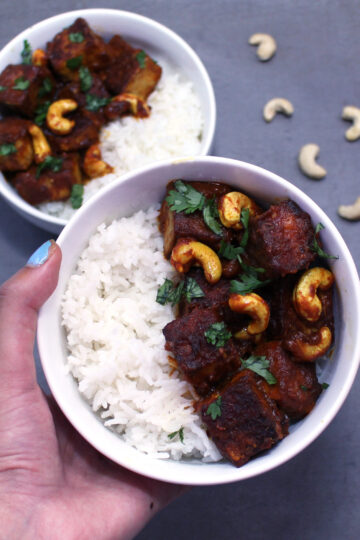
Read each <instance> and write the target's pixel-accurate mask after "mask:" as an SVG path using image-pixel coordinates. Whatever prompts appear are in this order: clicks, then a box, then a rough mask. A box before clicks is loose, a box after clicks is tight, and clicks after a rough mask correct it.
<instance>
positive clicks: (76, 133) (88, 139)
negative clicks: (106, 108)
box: [44, 109, 103, 152]
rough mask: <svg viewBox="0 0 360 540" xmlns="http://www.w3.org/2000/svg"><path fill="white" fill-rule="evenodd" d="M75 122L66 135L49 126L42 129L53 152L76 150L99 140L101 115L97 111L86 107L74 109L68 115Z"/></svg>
mask: <svg viewBox="0 0 360 540" xmlns="http://www.w3.org/2000/svg"><path fill="white" fill-rule="evenodd" d="M68 118H71V119H72V120H74V122H75V126H74V128H73V129H72V130H71V131H70V133H68V134H67V135H57V134H55V133H53V132H52V131H51V130H50V129H49V128H46V129H44V133H45V135H46V138H47V139H48V141H49V143H50V146H51V148H53V149H54V150H55V152H77V151H79V150H84V149H86V148H88V147H89V146H91V145H92V144H95V143H97V142H98V140H99V132H100V128H101V125H102V123H103V117H102V115H101V114H99V113H98V112H92V111H88V110H87V109H80V110H78V109H76V110H75V112H74V113H73V114H71V115H68Z"/></svg>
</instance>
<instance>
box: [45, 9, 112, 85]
mask: <svg viewBox="0 0 360 540" xmlns="http://www.w3.org/2000/svg"><path fill="white" fill-rule="evenodd" d="M46 53H47V56H48V58H49V61H50V64H51V66H52V68H53V70H54V71H55V72H56V73H57V74H58V75H60V76H61V77H62V78H63V79H65V80H78V78H79V67H80V65H82V66H86V67H88V68H89V69H90V70H91V71H100V70H102V69H104V68H105V67H106V66H107V65H108V64H109V62H110V57H109V54H108V50H107V44H106V43H105V41H104V40H103V39H102V37H101V36H99V35H97V34H95V32H93V31H92V30H91V28H90V27H89V25H88V24H87V22H86V21H85V20H84V19H81V18H79V19H76V21H75V22H74V23H73V24H72V25H71V26H69V27H68V28H64V30H62V31H61V32H59V33H58V34H56V36H55V37H54V39H53V40H52V41H50V42H49V43H48V44H47V47H46Z"/></svg>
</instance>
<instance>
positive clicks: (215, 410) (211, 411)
mask: <svg viewBox="0 0 360 540" xmlns="http://www.w3.org/2000/svg"><path fill="white" fill-rule="evenodd" d="M205 414H208V415H209V416H211V420H216V419H217V418H218V417H220V416H221V396H219V397H218V398H217V400H216V401H213V402H212V403H210V405H209V406H208V408H207V411H206V413H205Z"/></svg>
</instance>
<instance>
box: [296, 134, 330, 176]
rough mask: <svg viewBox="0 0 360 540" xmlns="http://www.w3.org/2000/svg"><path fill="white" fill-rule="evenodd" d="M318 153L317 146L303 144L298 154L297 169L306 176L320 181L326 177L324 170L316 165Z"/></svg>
mask: <svg viewBox="0 0 360 540" xmlns="http://www.w3.org/2000/svg"><path fill="white" fill-rule="evenodd" d="M319 152H320V148H319V146H318V145H317V144H312V143H310V144H305V145H304V146H303V147H302V148H301V149H300V152H299V157H298V160H299V167H300V169H301V170H302V172H303V173H304V174H306V176H309V177H310V178H316V179H318V180H320V179H321V178H324V176H325V175H326V170H325V169H324V167H321V165H319V164H318V163H316V161H315V160H316V158H317V156H318V154H319Z"/></svg>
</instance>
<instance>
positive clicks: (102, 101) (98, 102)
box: [86, 94, 111, 112]
mask: <svg viewBox="0 0 360 540" xmlns="http://www.w3.org/2000/svg"><path fill="white" fill-rule="evenodd" d="M110 101H111V99H110V98H101V97H98V96H94V95H93V94H86V108H87V110H88V111H93V112H97V111H98V110H99V109H101V107H105V105H107V104H108V103H109V102H110Z"/></svg>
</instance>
